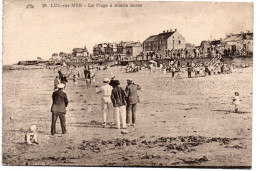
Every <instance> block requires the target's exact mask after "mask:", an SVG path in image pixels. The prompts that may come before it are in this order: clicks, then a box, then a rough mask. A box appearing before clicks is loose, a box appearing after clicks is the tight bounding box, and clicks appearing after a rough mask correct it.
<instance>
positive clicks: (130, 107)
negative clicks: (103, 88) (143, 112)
mask: <svg viewBox="0 0 260 171" xmlns="http://www.w3.org/2000/svg"><path fill="white" fill-rule="evenodd" d="M140 89H141V87H140V86H139V85H137V84H134V82H133V80H132V79H127V86H126V89H125V92H126V97H127V98H126V102H127V105H126V123H127V124H130V118H132V125H133V126H134V125H135V121H136V108H137V103H138V102H139V96H138V94H137V90H140ZM130 111H131V113H132V115H130Z"/></svg>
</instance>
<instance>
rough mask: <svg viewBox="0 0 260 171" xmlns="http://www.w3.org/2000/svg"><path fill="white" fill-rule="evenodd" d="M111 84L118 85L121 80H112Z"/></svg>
mask: <svg viewBox="0 0 260 171" xmlns="http://www.w3.org/2000/svg"><path fill="white" fill-rule="evenodd" d="M111 81H112V82H111V85H112V86H118V85H119V84H120V81H119V80H111Z"/></svg>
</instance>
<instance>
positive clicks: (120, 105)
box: [51, 71, 141, 135]
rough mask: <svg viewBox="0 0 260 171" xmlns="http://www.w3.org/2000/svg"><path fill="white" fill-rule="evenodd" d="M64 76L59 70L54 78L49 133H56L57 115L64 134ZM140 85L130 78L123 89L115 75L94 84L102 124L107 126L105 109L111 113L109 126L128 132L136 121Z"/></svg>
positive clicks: (66, 102)
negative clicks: (98, 100) (100, 83)
mask: <svg viewBox="0 0 260 171" xmlns="http://www.w3.org/2000/svg"><path fill="white" fill-rule="evenodd" d="M63 77H64V76H63V75H62V73H61V72H60V71H59V76H57V77H56V78H55V80H54V88H55V91H54V92H53V94H52V107H51V112H52V124H51V134H52V135H54V134H56V121H57V119H58V117H59V119H60V123H61V128H62V134H66V132H67V130H66V123H65V122H66V119H65V114H66V107H67V106H68V103H69V102H68V98H67V95H66V93H65V92H63V89H64V88H65V84H64V82H62V81H61V80H63V79H62V78H63ZM140 89H141V87H140V86H139V85H137V84H135V83H134V82H133V80H132V79H127V86H126V88H125V89H123V88H122V87H120V81H119V80H116V79H115V77H112V78H111V80H110V79H109V78H104V80H103V85H102V86H100V87H98V86H96V92H97V93H98V94H101V96H102V97H101V109H102V112H103V124H102V125H103V126H104V127H105V126H107V125H108V122H107V109H108V110H109V111H110V112H112V113H113V121H114V122H112V123H111V126H113V125H115V126H116V128H117V129H121V128H122V129H123V132H124V133H128V132H129V131H127V130H126V128H127V126H135V123H136V109H137V103H139V96H138V93H137V91H138V90H140Z"/></svg>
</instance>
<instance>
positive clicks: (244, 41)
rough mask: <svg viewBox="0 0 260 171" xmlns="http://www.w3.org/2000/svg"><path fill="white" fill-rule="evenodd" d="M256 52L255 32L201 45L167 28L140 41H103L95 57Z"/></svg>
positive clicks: (96, 49)
mask: <svg viewBox="0 0 260 171" xmlns="http://www.w3.org/2000/svg"><path fill="white" fill-rule="evenodd" d="M252 53H253V33H252V32H246V33H244V32H241V33H239V34H230V35H227V36H226V38H224V39H219V40H211V41H210V40H207V41H202V42H201V44H200V45H199V46H195V45H192V44H191V43H187V41H186V40H185V38H184V37H183V36H182V35H181V34H180V33H179V32H178V31H177V29H175V30H172V29H170V30H167V31H163V32H162V33H159V34H157V35H152V36H149V37H148V38H147V39H146V40H144V42H143V43H141V42H119V43H101V44H97V45H95V46H94V47H93V56H102V55H125V56H132V57H136V56H142V59H148V58H151V57H152V58H155V59H156V58H202V57H214V56H216V55H218V54H221V55H224V56H245V55H252Z"/></svg>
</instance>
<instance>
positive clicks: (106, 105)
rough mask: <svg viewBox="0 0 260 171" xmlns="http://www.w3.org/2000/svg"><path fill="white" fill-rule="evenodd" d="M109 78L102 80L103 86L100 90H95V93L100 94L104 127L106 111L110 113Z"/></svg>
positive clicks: (110, 90) (110, 87)
mask: <svg viewBox="0 0 260 171" xmlns="http://www.w3.org/2000/svg"><path fill="white" fill-rule="evenodd" d="M109 81H110V80H109V78H104V80H103V83H104V85H103V86H101V87H100V88H96V92H97V93H100V94H101V95H102V97H101V107H102V111H103V121H104V122H103V124H102V125H103V126H106V124H107V113H106V109H108V110H109V111H110V112H111V111H112V101H111V99H110V96H111V93H112V89H113V88H112V86H111V85H109Z"/></svg>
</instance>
